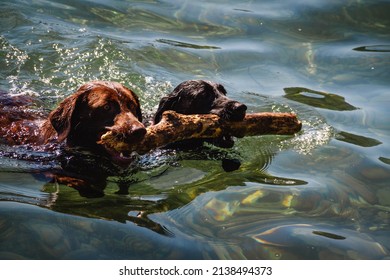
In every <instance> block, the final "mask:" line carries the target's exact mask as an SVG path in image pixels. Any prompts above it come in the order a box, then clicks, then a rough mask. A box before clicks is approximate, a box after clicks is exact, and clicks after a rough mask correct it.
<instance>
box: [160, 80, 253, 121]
mask: <svg viewBox="0 0 390 280" xmlns="http://www.w3.org/2000/svg"><path fill="white" fill-rule="evenodd" d="M246 109H247V107H246V106H245V105H244V104H242V103H240V102H237V101H235V100H231V99H229V98H228V97H226V90H225V88H224V87H223V86H222V85H221V84H217V83H213V82H209V81H203V80H190V81H185V82H183V83H181V84H179V85H178V86H177V87H176V88H175V89H174V90H173V91H172V92H171V93H170V94H169V95H168V96H166V97H163V98H162V99H161V101H160V104H159V107H158V109H157V112H156V114H155V116H154V123H155V124H156V123H158V122H159V121H160V120H161V116H162V113H163V112H165V111H168V110H172V111H176V112H178V113H181V114H184V115H192V114H215V115H218V116H219V117H220V118H222V119H224V120H229V121H240V120H242V119H243V118H244V117H245V112H246Z"/></svg>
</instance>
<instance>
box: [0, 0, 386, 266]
mask: <svg viewBox="0 0 390 280" xmlns="http://www.w3.org/2000/svg"><path fill="white" fill-rule="evenodd" d="M0 5H1V6H0V89H1V90H2V91H7V92H9V93H11V94H14V95H20V94H22V95H25V94H29V95H32V96H33V97H34V98H35V99H36V100H38V101H39V102H38V103H37V104H38V105H36V107H37V106H38V109H42V110H50V109H52V108H53V107H54V106H55V105H56V104H57V103H58V102H59V101H60V100H62V99H63V98H64V97H66V96H68V95H70V94H71V93H72V92H74V91H75V90H76V89H77V87H78V86H80V85H81V84H83V83H85V82H87V81H90V80H96V79H99V80H112V81H117V82H120V83H123V84H124V85H126V86H128V87H130V88H132V89H133V90H134V91H135V92H137V94H138V95H139V97H140V100H141V103H142V108H143V113H144V115H145V116H150V115H152V114H153V112H154V110H155V109H156V106H157V104H158V101H159V100H160V98H161V97H162V96H164V95H166V94H167V93H169V92H170V90H172V89H173V87H175V86H176V85H177V84H178V83H180V82H182V81H184V80H188V79H207V80H212V81H216V82H219V83H222V84H223V85H224V86H225V87H226V89H227V91H228V95H229V96H230V97H232V98H234V99H236V100H239V101H241V102H244V103H245V104H247V105H248V110H249V111H250V112H261V111H274V112H295V113H297V115H298V118H299V119H300V120H301V121H302V123H303V130H302V131H301V132H300V133H299V134H297V135H295V136H293V137H286V136H261V137H247V138H243V139H238V140H237V141H236V145H235V146H234V148H233V149H230V150H221V149H217V148H214V147H206V148H205V149H203V150H202V151H194V152H192V153H191V152H190V153H178V152H171V151H154V152H152V153H151V154H149V155H146V156H144V157H142V158H140V161H139V162H138V164H139V165H140V167H139V168H138V169H139V170H138V169H137V172H134V170H132V169H131V168H134V166H132V167H131V168H129V170H127V172H123V173H122V174H121V176H114V177H109V178H108V186H107V188H106V189H105V196H104V197H100V198H86V197H83V196H81V195H80V194H79V193H78V192H77V191H76V190H74V189H72V188H69V187H67V186H66V185H61V184H55V183H50V182H49V181H48V180H47V179H46V178H45V176H43V173H44V172H47V171H51V170H53V169H56V168H58V162H57V161H56V159H55V156H56V155H55V154H52V153H48V152H44V151H32V150H31V149H28V147H27V148H26V147H9V146H6V145H1V146H0V258H3V259H15V258H16V259H21V258H25V259H388V258H389V255H390V253H389V252H390V235H389V230H390V184H389V183H390V172H389V171H390V166H389V164H390V146H389V143H390V141H389V140H390V124H389V123H390V122H389V121H390V118H389V111H388V110H389V108H390V92H389V85H390V71H389V70H390V18H389V14H390V2H389V1H366V0H360V1H320V0H316V1H304V0H302V1H280V2H277V1H241V2H237V1H217V0H214V1H197V2H195V1H152V0H150V1H130V0H128V1H108V0H97V1H88V0H77V1H76V0H55V1H44V0H34V1H24V0H14V1H7V0H1V2H0ZM226 157H228V158H234V159H239V160H240V161H241V167H240V168H239V169H238V170H236V171H233V172H225V171H224V170H223V168H222V167H221V161H222V159H223V158H226ZM92 168H93V165H92ZM119 187H121V188H122V189H123V188H124V189H126V190H128V193H126V192H122V193H118V188H119Z"/></svg>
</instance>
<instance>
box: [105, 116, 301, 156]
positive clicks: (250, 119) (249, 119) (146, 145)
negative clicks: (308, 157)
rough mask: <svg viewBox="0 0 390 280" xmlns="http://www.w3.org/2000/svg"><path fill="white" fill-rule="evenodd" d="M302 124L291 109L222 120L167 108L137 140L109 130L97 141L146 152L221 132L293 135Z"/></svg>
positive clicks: (252, 134)
mask: <svg viewBox="0 0 390 280" xmlns="http://www.w3.org/2000/svg"><path fill="white" fill-rule="evenodd" d="M301 128H302V124H301V122H300V121H299V120H298V119H297V117H296V115H295V114H292V113H252V114H247V115H246V116H245V118H244V119H243V120H242V121H225V120H222V119H221V118H219V117H218V116H217V115H212V114H204V115H182V114H179V113H176V112H174V111H166V112H164V113H163V116H162V120H161V121H160V122H159V123H158V124H156V125H151V126H149V127H147V132H146V135H145V137H144V138H143V140H141V141H140V142H138V143H126V142H124V141H123V140H120V138H119V137H117V136H116V135H115V134H113V133H112V132H107V133H106V134H104V135H103V136H102V137H101V140H100V142H99V143H100V144H103V145H106V146H107V147H109V148H111V149H114V150H116V151H118V152H126V153H130V152H133V151H136V152H138V153H139V154H145V153H147V152H149V151H150V150H153V149H155V148H158V147H162V146H165V145H167V144H169V143H174V142H177V141H180V140H186V139H193V138H198V139H199V138H217V137H220V136H223V135H231V136H235V137H239V138H241V137H244V136H254V135H267V134H274V135H293V134H295V133H297V132H299V131H300V130H301Z"/></svg>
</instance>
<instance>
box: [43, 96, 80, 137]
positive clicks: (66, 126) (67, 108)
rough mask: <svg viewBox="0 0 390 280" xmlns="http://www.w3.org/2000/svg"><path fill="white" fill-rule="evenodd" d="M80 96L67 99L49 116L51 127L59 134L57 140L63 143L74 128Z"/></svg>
mask: <svg viewBox="0 0 390 280" xmlns="http://www.w3.org/2000/svg"><path fill="white" fill-rule="evenodd" d="M79 97H80V94H74V95H71V96H69V97H67V98H65V99H64V100H63V101H62V102H61V103H60V104H59V105H58V107H57V108H56V109H55V110H54V111H52V112H51V113H50V114H49V120H50V122H51V125H52V126H53V128H54V129H55V131H56V132H57V134H58V137H57V140H58V141H59V142H62V141H64V140H65V139H66V137H68V135H69V132H70V130H71V126H72V115H73V112H74V111H75V108H76V102H77V99H78V98H79Z"/></svg>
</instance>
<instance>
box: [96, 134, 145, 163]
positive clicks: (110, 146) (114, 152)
mask: <svg viewBox="0 0 390 280" xmlns="http://www.w3.org/2000/svg"><path fill="white" fill-rule="evenodd" d="M145 131H146V130H145ZM107 135H110V137H109V139H110V140H108V141H107V139H105V137H106V136H107ZM144 135H145V133H135V134H134V135H133V134H129V135H127V136H125V135H123V134H120V135H119V134H117V133H115V132H113V131H112V130H110V129H107V130H104V131H102V132H101V133H99V141H97V144H98V145H100V146H101V147H102V148H103V149H104V150H105V151H106V153H107V154H108V155H109V157H110V158H111V159H112V160H113V161H114V162H115V163H118V164H120V165H129V164H131V163H132V162H134V161H135V160H136V159H137V157H138V154H137V153H136V152H131V151H123V149H121V148H120V144H121V143H122V142H124V143H138V142H139V141H141V140H142V138H143V136H144ZM126 145H127V144H126Z"/></svg>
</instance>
